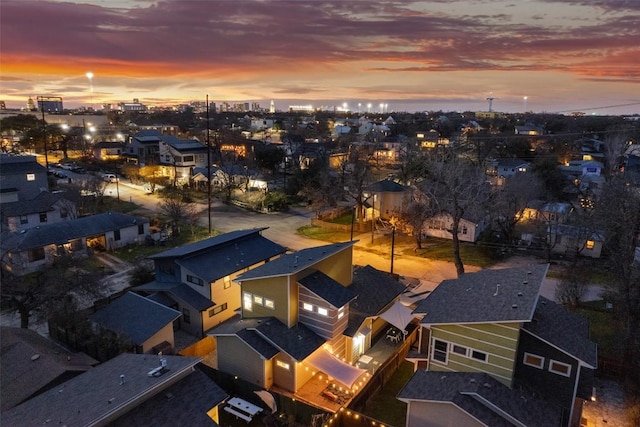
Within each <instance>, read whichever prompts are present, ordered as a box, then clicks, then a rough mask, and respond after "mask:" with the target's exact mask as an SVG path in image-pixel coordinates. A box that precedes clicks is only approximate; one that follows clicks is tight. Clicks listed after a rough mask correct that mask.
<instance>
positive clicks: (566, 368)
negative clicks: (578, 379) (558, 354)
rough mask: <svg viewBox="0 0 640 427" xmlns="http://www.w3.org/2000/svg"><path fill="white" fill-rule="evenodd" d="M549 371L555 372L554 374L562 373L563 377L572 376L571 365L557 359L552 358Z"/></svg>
mask: <svg viewBox="0 0 640 427" xmlns="http://www.w3.org/2000/svg"><path fill="white" fill-rule="evenodd" d="M549 372H553V373H554V374H558V375H562V376H563V377H570V376H571V365H567V364H566V363H562V362H558V361H557V360H552V361H550V362H549Z"/></svg>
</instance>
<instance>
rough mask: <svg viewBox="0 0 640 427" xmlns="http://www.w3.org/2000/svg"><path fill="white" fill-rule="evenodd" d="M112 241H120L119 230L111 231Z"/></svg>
mask: <svg viewBox="0 0 640 427" xmlns="http://www.w3.org/2000/svg"><path fill="white" fill-rule="evenodd" d="M113 240H115V241H116V242H117V241H118V240H120V230H113Z"/></svg>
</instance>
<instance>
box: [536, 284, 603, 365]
mask: <svg viewBox="0 0 640 427" xmlns="http://www.w3.org/2000/svg"><path fill="white" fill-rule="evenodd" d="M524 330H525V331H527V332H529V333H531V334H532V335H535V336H536V337H538V338H540V339H542V340H543V341H545V342H547V343H549V344H551V345H553V346H555V347H557V348H559V349H560V350H562V351H564V352H565V353H567V354H569V355H571V356H573V357H575V358H577V359H579V360H581V361H582V362H583V363H585V364H587V365H588V366H589V367H591V368H592V369H596V368H597V366H598V349H597V345H596V343H595V342H593V341H591V340H589V321H588V320H587V319H585V318H583V317H580V316H579V315H577V314H574V313H570V312H568V311H567V310H565V309H564V308H563V307H562V306H561V305H558V304H556V303H554V302H553V301H551V300H548V299H547V298H544V297H542V296H541V297H540V301H538V306H537V307H536V311H535V313H534V315H533V321H532V322H528V323H525V325H524Z"/></svg>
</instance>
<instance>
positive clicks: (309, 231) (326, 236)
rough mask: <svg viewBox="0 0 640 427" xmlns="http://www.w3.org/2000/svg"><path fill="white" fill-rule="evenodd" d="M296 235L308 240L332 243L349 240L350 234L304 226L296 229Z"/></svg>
mask: <svg viewBox="0 0 640 427" xmlns="http://www.w3.org/2000/svg"><path fill="white" fill-rule="evenodd" d="M298 234H300V235H301V236H305V237H308V238H309V239H316V240H323V241H326V242H332V243H337V242H346V241H349V240H351V233H345V232H344V231H335V230H329V229H326V228H322V227H316V226H314V225H305V226H304V227H300V228H298Z"/></svg>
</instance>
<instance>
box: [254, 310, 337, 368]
mask: <svg viewBox="0 0 640 427" xmlns="http://www.w3.org/2000/svg"><path fill="white" fill-rule="evenodd" d="M255 330H256V331H257V332H258V333H259V334H260V336H261V337H262V338H264V339H265V340H267V341H268V342H269V343H270V344H271V345H274V346H275V347H277V348H278V349H280V350H282V351H284V352H285V353H287V354H288V355H290V356H291V357H293V358H294V359H296V360H297V361H298V362H301V361H303V360H304V359H306V358H307V357H308V356H309V355H310V354H311V353H313V352H314V351H316V350H317V349H318V348H320V347H321V346H322V345H323V344H324V343H325V342H326V340H325V339H324V338H322V337H320V336H318V335H316V334H315V333H314V332H313V331H312V330H311V329H309V328H307V327H306V326H304V325H303V324H302V323H298V324H296V325H295V326H293V327H291V328H287V326H286V325H285V324H284V323H282V322H280V321H279V320H278V319H276V318H274V317H271V318H269V319H266V320H263V321H262V322H261V323H259V324H258V325H256V327H255Z"/></svg>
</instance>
